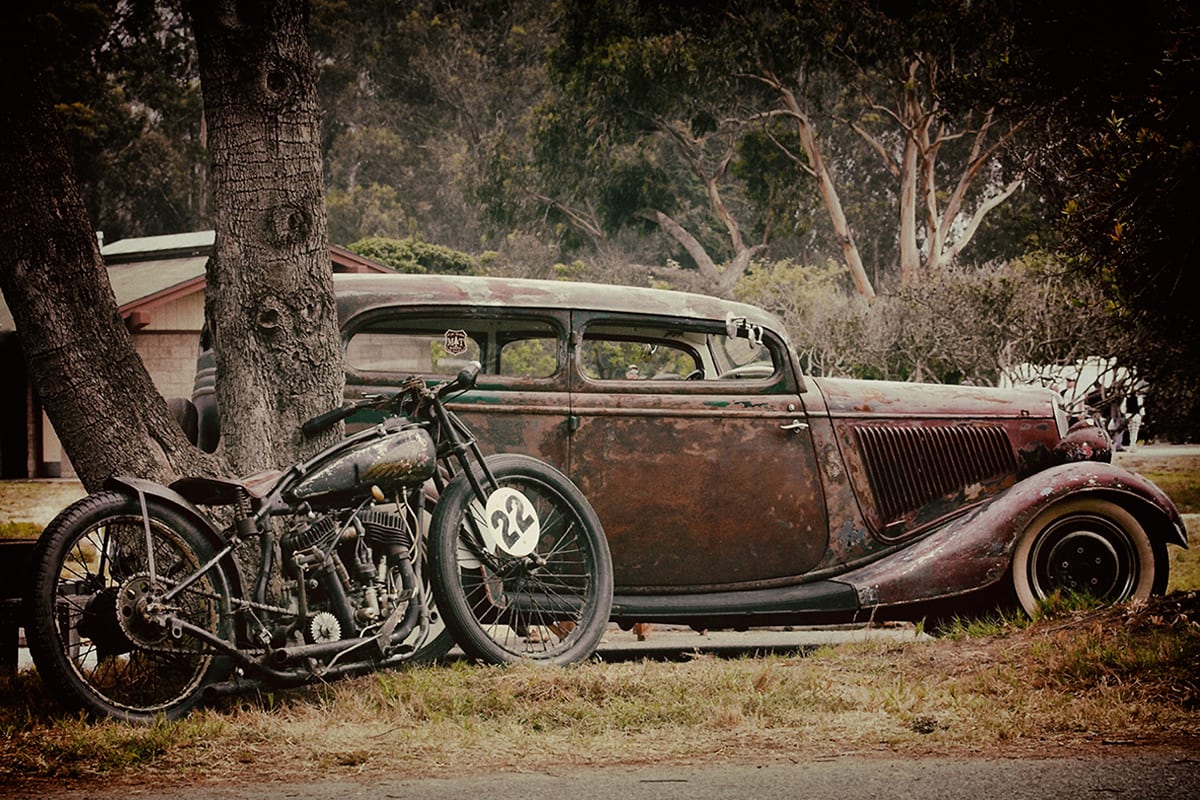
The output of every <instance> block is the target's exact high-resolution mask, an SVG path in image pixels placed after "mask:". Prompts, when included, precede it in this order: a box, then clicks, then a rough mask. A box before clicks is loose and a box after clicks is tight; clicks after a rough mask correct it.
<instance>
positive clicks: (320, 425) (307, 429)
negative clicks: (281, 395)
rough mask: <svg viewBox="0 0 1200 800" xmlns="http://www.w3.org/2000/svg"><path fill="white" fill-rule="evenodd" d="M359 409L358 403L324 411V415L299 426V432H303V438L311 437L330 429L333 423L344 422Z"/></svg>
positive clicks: (319, 415)
mask: <svg viewBox="0 0 1200 800" xmlns="http://www.w3.org/2000/svg"><path fill="white" fill-rule="evenodd" d="M359 408H360V404H358V403H347V404H346V405H344V406H342V407H341V408H335V409H333V410H332V411H326V412H325V413H324V414H318V415H317V416H315V417H313V418H312V419H310V420H309V421H308V422H305V423H304V424H303V425H301V426H300V430H301V431H303V432H304V435H305V436H312V435H313V434H317V433H320V432H321V431H323V430H325V429H326V428H328V427H330V426H331V425H333V424H334V423H335V422H340V421H341V420H344V419H345V418H346V417H348V416H350V415H351V414H353V413H354V412H355V411H357V410H358V409H359Z"/></svg>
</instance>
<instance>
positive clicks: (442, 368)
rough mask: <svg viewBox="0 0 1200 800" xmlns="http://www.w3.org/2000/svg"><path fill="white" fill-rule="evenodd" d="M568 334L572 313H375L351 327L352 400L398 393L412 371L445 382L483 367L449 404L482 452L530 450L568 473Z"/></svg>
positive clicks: (347, 334)
mask: <svg viewBox="0 0 1200 800" xmlns="http://www.w3.org/2000/svg"><path fill="white" fill-rule="evenodd" d="M567 328H568V316H567V313H566V312H565V311H559V312H556V311H552V310H551V311H539V310H533V309H530V310H522V309H514V308H492V307H474V306H446V307H433V308H414V307H411V306H397V307H394V308H383V309H374V310H372V311H370V312H366V313H363V314H361V315H359V316H358V317H356V318H355V319H353V320H350V321H349V322H348V323H347V324H346V325H345V326H344V334H343V337H344V339H345V342H346V368H347V372H346V386H347V395H348V396H351V397H353V396H361V395H362V394H365V393H369V392H372V391H380V390H384V391H386V390H387V389H388V388H393V389H394V388H395V387H396V386H398V385H399V383H400V381H402V380H403V379H404V378H405V377H407V376H409V375H420V376H422V377H424V378H426V379H427V380H430V381H437V380H447V379H449V378H453V377H454V376H455V375H456V374H457V373H458V371H459V370H460V369H462V368H463V367H464V366H465V365H466V364H468V363H470V362H472V361H478V362H479V363H480V365H481V367H482V372H481V374H480V376H479V379H478V381H477V382H476V386H475V389H473V390H472V391H471V392H469V393H467V394H464V395H460V396H459V397H457V398H452V401H451V402H450V403H449V406H450V408H451V409H453V410H454V411H455V412H456V413H458V414H459V415H460V416H461V417H462V419H463V420H464V421H465V422H466V423H467V425H468V426H470V428H471V430H472V432H473V433H474V434H475V437H476V439H477V441H478V442H479V443H480V447H481V448H482V450H483V451H484V453H485V454H492V453H526V454H528V455H532V456H535V457H537V458H540V459H542V460H544V461H547V462H549V463H551V464H554V465H555V466H557V467H558V468H559V469H563V470H565V469H566V468H567V454H568V444H567V442H568V438H567V437H568V429H567V422H568V413H569V398H568V392H567V370H566V360H567V355H566V354H567ZM363 421H364V422H367V421H369V420H363Z"/></svg>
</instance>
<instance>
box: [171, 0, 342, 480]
mask: <svg viewBox="0 0 1200 800" xmlns="http://www.w3.org/2000/svg"><path fill="white" fill-rule="evenodd" d="M189 13H190V15H191V18H192V25H193V30H194V31H195V34H196V45H197V50H198V51H199V55H200V75H201V84H202V87H203V91H204V109H205V118H206V123H207V126H208V137H209V138H208V143H209V156H210V165H211V169H210V179H211V181H212V197H213V207H214V211H215V228H216V234H217V238H216V248H215V252H214V255H213V258H212V259H211V260H210V262H209V267H208V293H207V307H206V311H205V313H206V318H207V321H208V325H209V329H210V331H211V333H212V336H213V345H214V351H215V355H216V363H217V402H218V404H219V407H220V409H221V425H222V432H223V433H222V442H223V447H224V455H225V456H226V457H227V458H228V460H229V461H230V463H231V465H232V466H233V467H234V468H235V469H237V470H239V471H243V472H244V471H249V470H253V469H259V468H265V467H273V466H280V465H283V464H286V463H290V462H292V461H294V460H296V459H298V458H300V457H302V456H303V455H304V454H306V453H308V452H311V451H312V450H314V449H315V448H316V447H317V446H318V445H320V444H321V443H323V442H325V441H333V440H334V439H336V438H337V437H339V436H340V435H341V427H340V426H337V430H332V431H330V432H328V433H326V434H325V435H324V436H323V437H322V438H321V439H320V440H319V441H316V442H310V441H306V440H304V439H302V438H301V435H300V433H299V428H300V424H301V423H302V422H303V421H304V420H306V419H308V418H309V417H312V416H314V415H316V414H318V413H320V412H323V411H327V410H329V409H330V408H333V407H336V406H337V405H339V404H340V403H341V402H342V392H343V383H344V373H343V369H342V360H341V351H340V346H339V341H340V340H339V338H338V328H337V316H336V310H335V307H334V301H333V278H332V270H331V267H330V261H329V237H328V231H327V227H326V218H325V209H324V187H323V184H322V177H321V154H320V149H319V144H320V142H319V130H318V120H319V108H318V105H317V95H316V84H315V77H314V72H313V64H312V52H311V48H310V45H309V42H308V35H307V24H308V3H307V2H305V0H262V1H261V2H255V3H242V2H237V1H236V0H194V1H193V2H190V3H189Z"/></svg>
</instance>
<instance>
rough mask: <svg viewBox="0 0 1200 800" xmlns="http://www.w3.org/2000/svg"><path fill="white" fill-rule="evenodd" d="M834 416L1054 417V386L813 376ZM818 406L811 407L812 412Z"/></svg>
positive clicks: (828, 410)
mask: <svg viewBox="0 0 1200 800" xmlns="http://www.w3.org/2000/svg"><path fill="white" fill-rule="evenodd" d="M807 380H808V381H810V382H811V383H812V384H814V385H816V387H817V389H818V390H819V392H820V394H821V398H822V400H823V402H824V405H825V409H826V410H827V412H828V413H829V416H830V417H834V418H858V419H864V418H866V419H893V420H894V419H904V418H938V419H946V418H962V419H1006V418H1017V419H1053V418H1054V403H1055V400H1056V398H1057V395H1056V394H1055V393H1054V392H1052V391H1050V390H1049V389H1041V388H1036V387H1020V388H1014V389H994V388H990V387H982V386H950V385H945V384H929V383H900V382H894V381H865V380H851V379H847V378H811V377H809V378H807ZM815 411H817V409H814V408H810V409H809V413H813V412H815Z"/></svg>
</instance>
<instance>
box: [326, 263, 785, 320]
mask: <svg viewBox="0 0 1200 800" xmlns="http://www.w3.org/2000/svg"><path fill="white" fill-rule="evenodd" d="M333 280H334V288H335V290H336V294H337V298H338V312H339V317H340V318H341V319H342V320H343V321H345V320H347V319H349V318H350V317H351V316H354V315H356V314H358V313H361V312H362V311H365V310H369V309H374V308H382V307H388V306H396V305H403V306H470V307H485V308H486V307H524V308H542V309H577V310H588V311H612V312H618V313H628V314H646V315H655V316H668V317H685V318H689V319H713V320H723V319H725V318H726V317H727V316H728V315H730V314H733V315H734V316H739V317H745V318H746V319H747V320H748V321H749V322H751V323H754V324H757V325H763V326H765V327H768V328H770V329H772V330H775V331H777V332H782V330H783V326H782V325H781V324H780V322H779V320H778V319H777V318H776V317H774V316H773V315H772V314H770V313H768V312H766V311H764V310H762V309H760V308H758V307H756V306H752V305H748V304H746V303H738V302H735V301H732V300H722V299H720V298H717V297H710V296H708V295H702V294H693V293H691V292H677V291H672V290H667V289H648V288H644V287H639V286H608V285H604V284H599V283H583V282H578V281H551V280H535V279H530V278H491V277H480V276H465V275H411V274H406V273H396V274H394V275H380V274H366V275H365V274H336V275H334V276H333Z"/></svg>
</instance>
